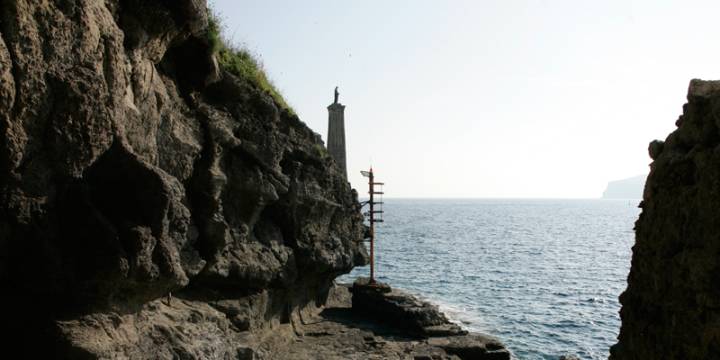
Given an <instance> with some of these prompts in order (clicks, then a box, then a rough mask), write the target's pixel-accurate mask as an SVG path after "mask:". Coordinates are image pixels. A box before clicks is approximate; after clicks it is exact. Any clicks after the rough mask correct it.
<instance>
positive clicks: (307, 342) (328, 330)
mask: <svg viewBox="0 0 720 360" xmlns="http://www.w3.org/2000/svg"><path fill="white" fill-rule="evenodd" d="M371 309H372V310H373V311H369V310H371ZM300 320H301V321H298V322H296V323H295V324H294V325H293V327H292V329H291V331H287V332H282V331H280V332H275V333H274V334H273V335H272V336H270V337H266V338H264V339H263V341H262V343H261V344H258V347H257V349H256V350H253V351H256V352H257V353H258V354H262V355H264V356H268V357H269V358H273V359H326V360H336V359H337V360H340V359H358V360H359V359H403V360H405V359H410V360H433V359H438V360H441V359H478V360H485V359H489V360H495V359H497V360H504V359H510V353H509V351H508V350H507V349H506V348H505V347H504V346H503V344H502V343H500V342H499V341H498V340H497V339H494V338H492V337H490V336H487V335H481V334H469V333H467V332H466V331H464V330H462V329H460V328H459V327H458V326H457V325H455V324H452V323H450V322H449V321H448V320H447V318H446V317H445V315H444V314H443V313H441V312H440V311H438V309H437V307H436V306H433V305H431V304H429V303H427V302H424V301H421V300H419V299H417V298H416V297H414V296H412V295H410V294H407V293H404V292H401V291H398V290H393V289H390V287H389V286H387V285H385V284H378V286H369V285H367V282H366V281H363V280H361V281H360V282H356V283H355V284H354V285H353V286H352V287H349V286H345V285H338V286H335V287H333V288H332V289H331V291H330V295H329V298H328V303H327V306H326V307H325V308H324V309H323V310H322V311H321V312H319V313H317V314H315V315H308V316H307V317H304V318H302V319H300ZM428 324H434V325H428ZM439 326H444V327H446V328H447V329H453V330H452V331H451V332H452V334H447V335H437V334H436V333H434V332H433V331H430V332H425V333H423V331H422V330H421V331H417V330H420V329H426V328H435V327H439Z"/></svg>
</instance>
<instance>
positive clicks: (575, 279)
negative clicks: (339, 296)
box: [340, 199, 640, 360]
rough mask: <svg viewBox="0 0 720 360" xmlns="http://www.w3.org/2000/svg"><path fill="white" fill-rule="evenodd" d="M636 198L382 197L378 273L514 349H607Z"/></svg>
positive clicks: (548, 355)
mask: <svg viewBox="0 0 720 360" xmlns="http://www.w3.org/2000/svg"><path fill="white" fill-rule="evenodd" d="M638 203H639V200H499V199H498V200H475V199H473V200H427V199H424V200H405V199H403V200H400V199H395V200H393V199H390V200H388V199H386V200H385V206H384V210H385V213H384V220H385V222H384V223H382V224H378V225H377V230H376V232H377V236H378V240H377V243H376V248H375V249H376V264H377V265H376V276H377V278H378V280H380V281H383V282H388V283H389V284H391V285H392V286H393V287H396V288H401V289H405V290H407V291H409V292H411V293H414V294H416V295H419V296H420V297H423V298H425V299H428V300H430V301H432V302H434V303H436V304H438V305H440V307H441V309H442V310H443V311H445V312H446V314H447V315H448V316H449V317H450V318H451V319H453V320H454V321H456V322H458V323H460V324H461V325H463V326H464V327H465V328H467V329H469V330H472V331H478V332H484V333H488V334H491V335H494V336H496V337H498V338H500V340H502V341H503V342H504V343H505V344H506V345H507V346H508V347H509V348H510V350H511V351H512V352H513V354H514V356H515V357H516V358H517V359H553V360H557V359H558V357H559V356H560V355H565V354H576V355H578V356H579V357H580V358H581V359H607V357H608V354H609V353H608V349H609V347H610V346H611V345H612V344H614V343H615V341H616V337H617V334H618V332H619V329H620V319H619V316H618V311H619V310H620V304H619V302H618V296H619V295H620V293H622V291H624V290H625V287H626V285H627V282H626V279H627V274H628V271H629V269H630V257H631V247H632V245H633V242H634V235H633V225H634V222H635V220H636V219H637V217H638V215H639V212H640V211H639V209H638V208H637V204H638ZM367 275H368V268H367V267H362V268H356V269H355V270H353V272H352V273H351V274H349V275H346V276H344V277H343V278H341V279H340V281H346V282H349V281H352V279H354V278H355V277H357V276H367Z"/></svg>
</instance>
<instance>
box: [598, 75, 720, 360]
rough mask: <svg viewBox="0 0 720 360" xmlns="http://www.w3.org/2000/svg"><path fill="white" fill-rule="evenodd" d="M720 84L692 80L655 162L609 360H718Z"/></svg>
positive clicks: (653, 149) (653, 148)
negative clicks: (684, 100)
mask: <svg viewBox="0 0 720 360" xmlns="http://www.w3.org/2000/svg"><path fill="white" fill-rule="evenodd" d="M719 113H720V82H717V81H701V80H693V81H692V82H691V83H690V89H689V92H688V103H687V104H686V105H685V106H684V107H683V115H681V116H680V118H679V119H678V121H677V122H676V124H677V126H678V128H677V130H675V131H674V132H673V133H671V134H670V135H669V136H668V137H667V139H666V140H665V141H664V142H658V141H654V142H653V143H651V144H650V149H649V150H650V156H651V157H652V158H653V160H654V161H653V163H652V165H651V171H650V175H649V176H648V179H647V184H646V186H645V193H644V199H643V202H642V203H641V207H642V209H643V211H642V213H641V214H640V218H639V219H638V221H637V223H636V224H635V228H636V242H635V246H634V247H633V258H632V268H631V270H630V275H629V276H628V288H627V290H626V291H625V292H624V293H623V294H622V295H621V296H620V301H621V303H622V310H621V311H620V316H621V318H622V328H621V330H620V336H619V338H618V340H619V341H618V343H617V344H616V345H615V346H613V348H612V349H611V356H610V358H611V359H616V360H620V359H720V237H719V236H718V234H720V211H718V209H717V207H718V204H720V132H719V131H718V130H719V129H720V117H719V116H718V114H719Z"/></svg>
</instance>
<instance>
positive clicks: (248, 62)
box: [207, 9, 295, 114]
mask: <svg viewBox="0 0 720 360" xmlns="http://www.w3.org/2000/svg"><path fill="white" fill-rule="evenodd" d="M208 14H209V16H208V31H207V38H208V42H209V43H210V48H211V50H212V52H213V54H215V58H216V59H217V61H218V64H219V65H220V66H221V67H222V68H223V69H225V70H226V71H228V72H229V73H231V74H233V75H235V76H237V77H239V78H241V79H244V80H246V81H249V82H251V83H253V84H255V85H257V86H258V87H259V88H260V89H262V90H265V91H267V92H268V93H269V94H270V96H272V98H273V99H274V100H275V102H277V103H278V104H279V105H280V106H281V107H283V108H284V109H287V110H288V111H289V112H290V113H291V114H295V111H294V110H293V108H292V107H290V105H288V103H287V102H286V101H285V98H283V96H282V94H280V92H279V91H278V90H277V88H276V87H275V85H274V84H273V83H272V81H270V79H268V77H267V74H266V73H265V70H264V69H263V67H262V64H261V63H259V62H258V61H257V60H256V58H255V56H253V54H252V53H251V52H250V51H249V50H248V49H247V48H240V47H235V46H233V45H230V44H229V43H228V41H226V40H225V39H224V38H223V35H222V23H221V22H220V19H219V18H218V16H217V15H216V14H215V13H214V12H213V11H212V10H210V9H208Z"/></svg>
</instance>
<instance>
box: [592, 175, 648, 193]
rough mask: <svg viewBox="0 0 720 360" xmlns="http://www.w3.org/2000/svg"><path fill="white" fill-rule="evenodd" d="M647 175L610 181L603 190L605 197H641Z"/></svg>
mask: <svg viewBox="0 0 720 360" xmlns="http://www.w3.org/2000/svg"><path fill="white" fill-rule="evenodd" d="M646 178H647V175H638V176H633V177H631V178H627V179H621V180H615V181H610V182H609V183H608V185H607V188H606V189H605V191H604V192H603V195H602V198H603V199H641V198H642V194H643V188H644V186H645V179H646Z"/></svg>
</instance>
